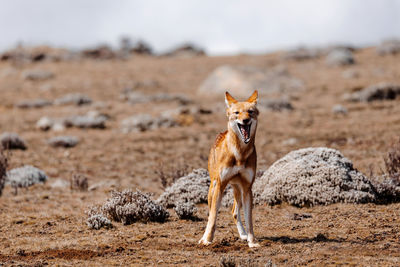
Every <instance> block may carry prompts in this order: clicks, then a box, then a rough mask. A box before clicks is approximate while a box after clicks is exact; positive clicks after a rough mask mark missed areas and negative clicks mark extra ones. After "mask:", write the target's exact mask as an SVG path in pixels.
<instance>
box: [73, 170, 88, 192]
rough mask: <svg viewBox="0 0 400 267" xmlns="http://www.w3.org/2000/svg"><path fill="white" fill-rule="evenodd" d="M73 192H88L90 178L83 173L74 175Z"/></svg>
mask: <svg viewBox="0 0 400 267" xmlns="http://www.w3.org/2000/svg"><path fill="white" fill-rule="evenodd" d="M70 183H71V190H79V191H87V190H88V188H89V182H88V178H87V177H86V176H85V175H83V174H81V173H74V174H72V177H71V180H70Z"/></svg>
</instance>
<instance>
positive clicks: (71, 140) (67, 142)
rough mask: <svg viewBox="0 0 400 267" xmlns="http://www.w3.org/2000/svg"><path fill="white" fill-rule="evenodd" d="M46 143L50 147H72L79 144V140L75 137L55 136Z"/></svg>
mask: <svg viewBox="0 0 400 267" xmlns="http://www.w3.org/2000/svg"><path fill="white" fill-rule="evenodd" d="M47 143H48V144H49V145H50V146H52V147H65V148H68V147H74V146H76V145H77V144H78V143H79V139H78V138H77V137H75V136H56V137H52V138H50V139H49V140H48V141H47Z"/></svg>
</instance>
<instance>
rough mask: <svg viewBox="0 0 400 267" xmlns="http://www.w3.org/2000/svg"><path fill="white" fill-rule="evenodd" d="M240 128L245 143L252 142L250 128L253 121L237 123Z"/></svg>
mask: <svg viewBox="0 0 400 267" xmlns="http://www.w3.org/2000/svg"><path fill="white" fill-rule="evenodd" d="M237 126H238V128H239V132H240V135H241V136H242V140H243V142H244V143H245V144H247V143H248V142H250V128H251V123H250V124H240V123H238V124H237Z"/></svg>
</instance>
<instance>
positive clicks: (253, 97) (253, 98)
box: [247, 90, 258, 104]
mask: <svg viewBox="0 0 400 267" xmlns="http://www.w3.org/2000/svg"><path fill="white" fill-rule="evenodd" d="M257 99H258V91H257V90H255V91H254V93H253V94H252V95H251V96H250V97H249V99H247V102H250V103H254V104H257Z"/></svg>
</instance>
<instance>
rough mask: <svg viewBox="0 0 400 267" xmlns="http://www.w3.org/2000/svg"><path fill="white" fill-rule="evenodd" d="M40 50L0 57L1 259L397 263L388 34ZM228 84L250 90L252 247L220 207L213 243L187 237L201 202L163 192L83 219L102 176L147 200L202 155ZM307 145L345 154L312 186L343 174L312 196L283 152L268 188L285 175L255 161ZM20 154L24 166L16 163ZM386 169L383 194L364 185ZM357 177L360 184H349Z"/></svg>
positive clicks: (96, 199) (196, 228)
mask: <svg viewBox="0 0 400 267" xmlns="http://www.w3.org/2000/svg"><path fill="white" fill-rule="evenodd" d="M385 45H386V46H385ZM396 45H397V46H396ZM396 47H397V48H396ZM396 49H397V50H396ZM398 52H399V53H398ZM52 53H53V54H54V55H57V56H54V55H53V54H52ZM52 53H50V52H49V51H47V50H45V52H43V54H44V56H42V57H38V56H37V55H35V56H24V54H23V53H22V52H21V53H20V54H18V53H17V56H14V54H12V53H11V54H7V55H6V56H4V55H3V56H2V58H1V61H0V94H1V100H2V101H1V102H0V134H2V135H1V137H0V139H1V142H2V146H3V147H4V148H5V149H4V152H3V154H4V155H5V156H6V157H7V158H8V164H3V163H2V162H1V160H0V165H2V164H3V165H7V170H8V175H7V178H6V179H5V186H4V189H3V190H2V195H1V197H0V241H1V242H0V266H1V265H4V266H44V265H49V266H53V265H61V266H106V265H138V266H141V265H160V266H163V265H181V266H294V265H307V266H333V265H353V266H399V265H400V232H399V231H400V214H399V208H400V204H399V203H398V200H399V199H400V189H399V185H400V179H398V177H399V173H397V172H396V170H397V171H400V161H399V168H398V169H396V166H395V167H394V169H392V170H390V168H389V169H388V165H387V164H386V165H385V161H384V159H385V158H386V159H388V152H390V151H391V149H392V147H393V146H394V144H396V143H397V142H399V135H400V116H399V114H400V97H398V95H400V48H399V44H398V43H390V45H388V44H387V43H386V44H382V45H381V46H379V47H378V48H376V47H370V48H361V49H354V48H351V47H329V48H324V49H311V48H310V49H298V50H293V51H289V52H287V51H281V52H276V53H271V54H265V55H238V56H229V57H228V56H227V57H209V56H206V55H204V54H203V53H200V52H199V51H191V50H190V49H187V51H186V50H184V51H183V52H182V51H180V52H179V53H170V54H168V55H163V56H153V55H146V54H143V53H142V54H139V53H135V54H129V55H126V54H124V55H122V56H121V55H114V54H106V56H102V55H103V54H104V52H103V54H101V53H97V54H96V53H93V51H92V53H88V52H87V53H86V54H84V53H83V54H63V53H66V52H65V51H58V50H57V51H56V52H54V51H53V52H52ZM49 54H51V55H52V56H46V55H49ZM60 54H61V55H60ZM88 55H89V56H88ZM226 89H228V90H229V91H230V92H231V93H232V95H233V96H235V97H237V98H239V99H244V98H246V96H249V95H250V94H251V92H252V91H253V89H258V90H259V92H260V99H259V104H258V105H259V109H260V116H259V124H258V130H257V138H256V147H257V154H258V169H259V170H261V171H266V172H265V174H264V175H262V172H260V173H259V177H258V179H260V181H265V182H260V183H258V184H257V183H256V184H255V186H257V188H256V189H255V190H256V191H257V192H259V194H260V196H262V194H267V193H268V194H269V198H267V197H264V198H263V197H261V198H260V199H262V200H263V201H260V202H259V203H257V205H256V206H255V209H254V215H253V217H254V221H255V235H256V238H257V239H258V240H259V242H260V244H261V247H260V248H258V249H249V248H248V246H247V244H246V243H245V242H243V241H241V240H240V239H239V238H238V234H237V231H236V226H235V224H234V222H233V219H232V217H231V215H230V208H229V207H223V208H222V209H221V211H220V213H219V217H218V222H217V225H218V227H217V231H216V237H215V239H214V242H213V244H212V245H211V246H210V247H200V246H199V245H197V241H198V240H199V239H200V238H201V236H202V234H203V231H204V228H205V226H206V222H207V212H208V210H207V205H206V204H204V203H201V202H202V201H195V203H194V204H196V203H198V202H199V203H198V204H196V206H193V205H192V206H190V209H191V210H192V211H194V212H195V210H196V209H197V213H195V215H193V216H189V217H188V218H186V219H181V218H179V217H178V215H177V214H176V212H175V211H174V209H173V208H172V207H169V208H168V210H167V211H168V213H169V214H170V215H169V217H168V216H167V218H165V220H164V219H163V220H161V221H162V222H149V221H147V220H146V219H145V220H141V219H138V220H136V219H134V220H133V221H132V222H127V221H125V223H123V222H124V220H123V219H121V222H118V221H116V219H115V218H114V219H113V218H111V217H112V216H111V217H110V216H109V218H108V219H110V220H111V222H110V223H111V224H112V226H111V227H101V228H100V229H98V230H96V229H91V228H90V227H89V226H88V224H87V219H88V215H87V212H88V211H89V210H90V207H92V206H94V205H103V204H104V203H105V202H106V200H107V199H109V198H110V196H111V192H113V191H114V190H116V191H123V190H125V189H132V191H136V190H140V191H141V192H145V193H151V194H152V195H151V196H150V198H151V199H153V200H154V201H155V203H154V205H158V204H157V203H158V202H157V201H156V200H157V199H158V198H159V197H160V195H161V194H162V193H163V192H164V191H165V189H166V188H167V187H168V186H171V185H172V184H173V182H175V181H176V180H177V179H178V178H180V177H183V176H185V175H187V174H189V173H191V172H192V170H194V169H199V168H206V167H207V157H208V151H209V148H210V146H211V145H212V143H213V142H214V138H215V136H216V135H217V134H218V133H219V132H222V131H224V130H225V129H226V117H225V106H224V105H225V104H224V94H223V93H224V91H225V90H226ZM308 147H328V148H332V149H335V150H332V151H340V153H341V154H340V155H339V154H337V153H336V152H330V153H332V155H334V156H332V157H335V158H338V159H335V160H334V163H332V162H331V161H330V160H329V159H327V160H326V159H324V160H322V161H320V160H316V162H317V163H316V164H317V165H318V164H320V163H321V162H322V163H321V164H325V161H326V162H328V163H329V164H333V165H334V166H336V167H337V166H339V167H340V168H341V167H343V166H345V167H346V170H344V172H342V169H340V170H337V171H336V169H332V170H335V171H334V172H333V173H330V172H327V173H324V170H326V169H324V168H322V169H318V170H319V171H318V172H317V171H315V172H310V173H311V178H313V177H314V176H315V179H316V180H315V181H322V180H323V181H325V180H329V181H333V182H332V183H331V182H329V183H328V184H324V183H323V182H321V184H322V185H321V187H320V188H322V189H318V190H322V191H323V190H325V189H326V188H328V187H329V186H333V187H334V186H335V185H333V184H335V183H336V182H335V181H336V180H335V179H339V180H337V181H339V182H337V183H339V184H340V183H341V181H342V180H343V179H344V180H346V179H350V180H351V182H353V181H354V185H353V184H352V185H351V186H349V185H348V184H346V186H341V185H340V186H339V187H340V190H342V191H343V192H344V195H340V194H338V195H337V196H336V195H328V196H326V195H324V196H323V199H322V196H321V195H319V194H318V193H317V194H315V190H313V188H314V187H312V186H313V185H312V184H311V185H310V184H308V187H307V188H305V187H304V186H305V184H307V183H306V182H305V183H302V184H301V186H302V187H298V186H297V184H296V181H297V180H298V181H300V180H301V179H305V178H304V177H308V176H307V175H308V174H301V175H300V173H301V172H302V170H299V168H300V169H301V166H303V165H304V164H303V163H298V162H301V161H299V160H301V157H300V159H299V158H298V157H299V156H297V155H295V156H291V157H289V159H288V160H293V162H297V163H296V164H300V165H296V166H297V167H293V170H292V172H290V173H291V175H293V176H291V177H292V178H293V177H294V179H291V180H290V181H289V182H290V185H291V188H295V189H293V191H290V192H291V193H284V192H278V191H279V190H275V191H273V192H272V191H271V190H270V191H268V192H266V191H265V190H264V188H263V186H265V185H266V184H268V186H272V185H278V188H281V187H283V185H285V184H287V183H285V182H282V179H286V178H285V177H283V178H279V177H282V175H280V173H279V170H280V169H279V168H282V167H279V166H281V165H279V164H282V163H279V164H277V165H274V169H271V170H270V171H268V168H269V167H270V166H271V165H272V164H273V163H274V162H276V161H277V160H279V159H281V158H282V157H284V156H285V155H286V154H287V153H289V152H291V151H294V150H297V149H300V148H308ZM330 151H331V150H330ZM399 151H400V150H399ZM392 152H393V149H392ZM307 153H308V152H307ZM393 153H394V154H393ZM393 153H392V155H398V159H400V152H398V153H399V154H396V152H393ZM301 155H303V154H301ZM304 155H306V154H304ZM304 155H303V156H304ZM343 156H344V157H345V158H346V159H342V157H343ZM296 157H297V158H296ZM314 159H315V158H311V159H310V160H311V161H312V160H314ZM386 161H387V160H386ZM343 162H344V163H343ZM348 162H350V163H348ZM351 163H352V166H350V165H351ZM27 165H28V166H34V167H35V168H37V169H32V167H27V168H25V169H17V170H13V169H16V168H19V167H22V166H27ZM311 165H313V164H310V166H311ZM333 165H329V166H330V167H329V168H331V166H333ZM284 166H286V167H287V166H289V165H284ZM290 166H293V165H290ZM299 166H300V167H299ZM324 166H325V165H324ZM0 167H1V166H0ZM286 167H283V168H286ZM336 167H332V168H336ZM339 167H337V168H339ZM313 168H314V167H313ZM353 168H354V170H353ZM12 170H13V171H12ZM348 170H350V171H351V175H350V174H349V175H348V173H347V171H348ZM307 173H308V172H307ZM321 173H322V174H321ZM275 174H276V175H275ZM296 175H299V176H298V177H301V179H300V178H299V179H297V176H296ZM0 176H2V173H1V168H0ZM327 177H328V178H327ZM332 177H333V178H332ZM343 177H344V178H343ZM349 177H350V178H349ZM396 177H397V179H398V180H395V179H394V178H396ZM194 178H195V179H194V181H195V180H196V176H194ZM389 178H390V179H392V180H390V179H389ZM271 179H272V180H271ZM273 179H275V180H279V179H281V180H279V181H275V180H273ZM321 179H322V180H321ZM357 179H358V180H357ZM388 179H389V180H390V183H391V187H390V188H389V189H388V190H389V191H390V190H392V191H391V192H389V193H390V194H392V195H390V196H389V197H388V196H387V195H385V194H384V193H382V192H381V191H379V188H380V187H379V186H377V183H378V184H379V183H380V182H382V181H383V182H385V181H386V182H387V181H389V180H388ZM0 180H1V179H0ZM285 181H286V180H285ZM301 181H302V180H301ZM356 181H357V182H356ZM359 181H361V182H359ZM204 183H206V180H204ZM318 183H320V182H318ZM360 184H362V186H361V185H360ZM352 186H354V187H352ZM339 187H338V188H339ZM361 187H362V188H361ZM1 188H2V183H1V182H0V192H1ZM299 188H300V189H299ZM288 190H289V189H288ZM296 190H298V191H296ZM396 190H397V191H396ZM356 191H360V192H364V193H365V194H366V195H365V196H364V195H363V196H362V197H361V198H357V197H353V195H349V194H353V193H354V192H356ZM263 192H264V193H263ZM271 192H272V193H271ZM297 192H298V193H297ZM324 192H325V191H324ZM326 192H329V190H326ZM385 192H386V191H385ZM271 194H273V197H275V196H277V195H279V196H280V197H281V198H279V199H278V198H272V197H271ZM285 194H286V195H285ZM290 194H291V195H290ZM300 194H303V195H304V196H303V195H302V199H301V200H296V199H294V198H295V197H296V196H298V195H300ZM228 195H229V194H228ZM197 196H199V195H197ZM271 199H274V200H271ZM277 199H278V200H277ZM142 201H147V200H142ZM172 201H174V200H172ZM338 201H339V203H336V202H338ZM344 202H346V203H344ZM354 202H356V203H358V204H355V203H354ZM227 203H228V204H227V205H228V206H229V202H227ZM164 204H165V203H164ZM320 204H323V205H320ZM325 204H326V205H325ZM271 205H272V206H271ZM293 205H295V206H293ZM172 206H174V205H172ZM164 207H166V206H165V205H164ZM164 207H161V208H162V209H164ZM108 212H110V211H108ZM105 215H107V214H105ZM131 219H132V218H131Z"/></svg>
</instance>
